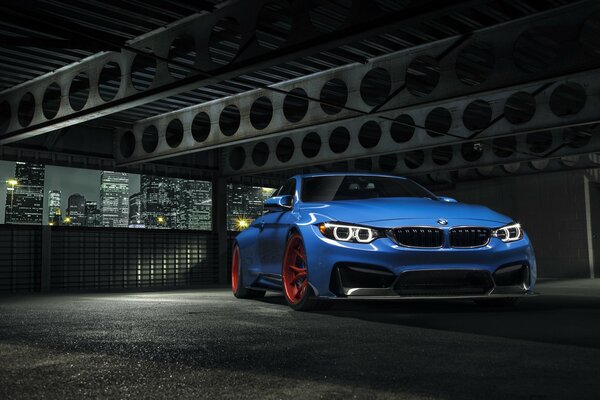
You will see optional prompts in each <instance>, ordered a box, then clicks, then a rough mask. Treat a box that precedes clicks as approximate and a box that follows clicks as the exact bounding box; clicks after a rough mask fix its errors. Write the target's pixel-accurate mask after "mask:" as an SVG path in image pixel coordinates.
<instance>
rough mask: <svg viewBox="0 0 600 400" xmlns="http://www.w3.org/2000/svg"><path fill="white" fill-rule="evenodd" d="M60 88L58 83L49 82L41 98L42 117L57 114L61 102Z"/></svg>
mask: <svg viewBox="0 0 600 400" xmlns="http://www.w3.org/2000/svg"><path fill="white" fill-rule="evenodd" d="M61 94H62V93H61V89H60V86H58V83H56V82H53V83H51V84H50V85H49V86H48V87H47V88H46V91H45V92H44V98H43V99H42V112H43V113H44V117H46V118H47V119H52V118H54V117H56V114H58V110H59V109H60V102H61Z"/></svg>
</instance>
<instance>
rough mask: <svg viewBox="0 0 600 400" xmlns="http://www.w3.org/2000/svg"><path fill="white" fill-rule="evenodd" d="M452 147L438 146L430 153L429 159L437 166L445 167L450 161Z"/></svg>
mask: <svg viewBox="0 0 600 400" xmlns="http://www.w3.org/2000/svg"><path fill="white" fill-rule="evenodd" d="M453 153H454V151H453V150H452V146H440V147H436V148H434V149H433V150H432V151H431V159H432V160H433V162H434V163H435V164H437V165H446V164H448V163H449V162H450V161H452V155H453Z"/></svg>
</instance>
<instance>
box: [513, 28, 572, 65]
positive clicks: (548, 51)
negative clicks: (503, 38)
mask: <svg viewBox="0 0 600 400" xmlns="http://www.w3.org/2000/svg"><path fill="white" fill-rule="evenodd" d="M560 35H561V32H560V30H559V29H556V28H554V27H535V28H531V29H528V30H527V31H525V32H523V33H522V34H521V35H520V36H519V37H518V38H517V40H516V42H515V46H514V48H513V57H514V60H515V64H516V65H517V67H518V68H520V69H521V70H523V71H524V72H529V73H535V72H541V71H543V70H545V69H546V68H548V67H549V66H550V65H552V64H554V63H555V62H556V61H557V60H558V58H559V57H560V56H561V54H562V52H563V49H564V43H563V39H562V38H561V36H560Z"/></svg>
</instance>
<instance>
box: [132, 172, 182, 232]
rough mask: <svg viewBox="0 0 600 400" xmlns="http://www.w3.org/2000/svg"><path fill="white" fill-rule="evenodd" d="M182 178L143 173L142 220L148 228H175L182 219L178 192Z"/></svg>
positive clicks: (141, 185)
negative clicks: (178, 207) (179, 210)
mask: <svg viewBox="0 0 600 400" xmlns="http://www.w3.org/2000/svg"><path fill="white" fill-rule="evenodd" d="M181 181H182V180H181V179H173V178H166V177H162V176H151V175H142V176H141V178H140V190H141V198H142V199H141V200H142V220H143V223H144V225H146V227H147V228H175V227H176V225H177V221H178V220H180V219H179V218H178V217H179V215H178V213H177V206H178V199H177V193H179V192H180V191H181Z"/></svg>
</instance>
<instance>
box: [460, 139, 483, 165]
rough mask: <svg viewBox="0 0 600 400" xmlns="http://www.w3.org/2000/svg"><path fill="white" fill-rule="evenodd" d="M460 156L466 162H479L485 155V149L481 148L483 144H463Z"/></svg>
mask: <svg viewBox="0 0 600 400" xmlns="http://www.w3.org/2000/svg"><path fill="white" fill-rule="evenodd" d="M460 154H461V155H462V158H463V159H464V160H465V161H469V162H473V161H477V160H479V159H480V158H481V156H482V155H483V147H482V146H481V143H476V142H469V143H463V144H462V145H461V147H460Z"/></svg>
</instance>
